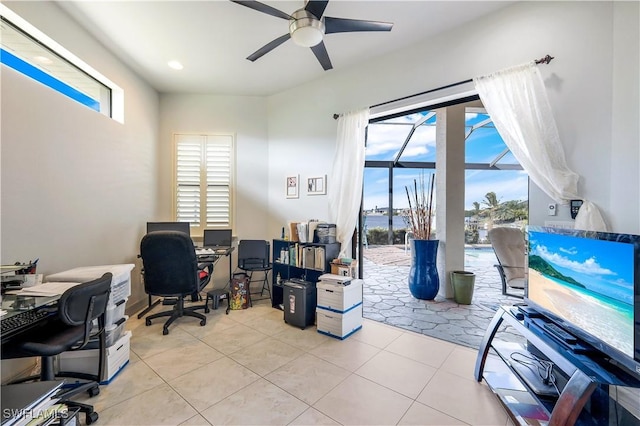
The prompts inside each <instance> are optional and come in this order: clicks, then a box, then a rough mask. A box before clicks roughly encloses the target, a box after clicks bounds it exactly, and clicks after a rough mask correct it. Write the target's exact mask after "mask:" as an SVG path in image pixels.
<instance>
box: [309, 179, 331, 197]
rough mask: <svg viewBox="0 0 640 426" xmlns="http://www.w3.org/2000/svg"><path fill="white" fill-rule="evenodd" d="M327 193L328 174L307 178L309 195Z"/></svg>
mask: <svg viewBox="0 0 640 426" xmlns="http://www.w3.org/2000/svg"><path fill="white" fill-rule="evenodd" d="M326 193H327V175H324V176H319V177H310V178H309V179H307V195H324V194H326Z"/></svg>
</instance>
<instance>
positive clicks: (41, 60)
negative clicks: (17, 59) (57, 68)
mask: <svg viewBox="0 0 640 426" xmlns="http://www.w3.org/2000/svg"><path fill="white" fill-rule="evenodd" d="M33 61H34V62H36V63H38V64H43V65H50V64H52V63H53V61H52V60H51V59H49V58H47V57H46V56H34V57H33Z"/></svg>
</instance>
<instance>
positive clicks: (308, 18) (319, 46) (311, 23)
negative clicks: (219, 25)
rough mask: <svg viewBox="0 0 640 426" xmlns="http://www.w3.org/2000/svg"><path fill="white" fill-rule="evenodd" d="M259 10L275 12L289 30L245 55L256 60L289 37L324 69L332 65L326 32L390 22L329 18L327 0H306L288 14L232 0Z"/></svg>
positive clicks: (385, 26) (382, 27)
mask: <svg viewBox="0 0 640 426" xmlns="http://www.w3.org/2000/svg"><path fill="white" fill-rule="evenodd" d="M231 1H232V2H233V3H238V4H240V5H242V6H246V7H248V8H250V9H253V10H257V11H258V12H262V13H266V14H267V15H271V16H275V17H276V18H282V19H286V20H288V21H289V32H288V33H287V34H285V35H282V36H280V37H278V38H276V39H275V40H273V41H271V42H269V43H267V44H265V45H264V46H262V47H261V48H260V49H258V50H256V51H255V52H254V53H252V54H251V55H249V56H248V57H247V59H248V60H250V61H252V62H253V61H255V60H256V59H259V58H261V57H262V56H263V55H265V54H267V53H269V52H271V51H272V50H273V49H275V48H276V47H278V46H280V45H281V44H282V43H284V42H285V41H287V40H288V39H290V38H291V39H292V40H293V42H294V43H296V44H297V45H299V46H303V47H310V48H311V51H313V54H314V55H316V58H317V59H318V62H320V65H322V68H324V70H325V71H327V70H330V69H332V68H333V66H332V65H331V60H330V59H329V54H328V53H327V49H326V48H325V47H324V42H323V41H322V39H323V37H324V35H325V34H333V33H348V32H360V31H391V28H392V27H393V24H392V23H390V22H378V21H362V20H358V19H346V18H331V17H329V16H322V14H323V13H324V10H325V9H326V7H327V3H329V1H328V0H327V1H315V0H308V1H307V4H306V5H305V7H304V8H302V9H298V10H296V11H295V12H293V13H292V14H291V15H289V14H288V13H285V12H282V11H281V10H278V9H276V8H274V7H271V6H269V5H266V4H264V3H260V2H259V1H251V0H250V1H237V0H231Z"/></svg>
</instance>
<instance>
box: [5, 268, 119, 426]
mask: <svg viewBox="0 0 640 426" xmlns="http://www.w3.org/2000/svg"><path fill="white" fill-rule="evenodd" d="M111 280H112V274H111V273H106V274H104V275H103V276H102V277H101V278H98V279H96V280H93V281H89V282H86V283H83V284H79V285H77V286H74V287H72V288H70V289H68V290H67V291H65V292H64V293H63V294H62V296H61V297H60V299H59V300H58V305H57V311H58V315H57V317H54V319H53V320H51V321H49V322H47V323H46V324H45V325H43V326H42V327H38V328H36V329H34V330H33V331H31V332H28V333H26V334H25V335H24V336H21V337H19V339H17V340H15V341H11V342H10V343H9V344H8V345H6V346H5V345H3V347H2V358H3V359H5V358H22V357H33V356H39V357H40V359H41V364H42V365H41V369H40V375H39V376H35V377H28V378H25V379H22V380H19V381H17V382H24V381H29V380H34V379H40V380H54V379H55V378H56V377H75V378H82V379H88V380H89V382H86V383H77V384H76V386H75V387H72V389H70V390H66V391H64V392H63V393H61V394H58V395H56V397H58V398H60V399H61V402H63V403H64V404H66V405H67V406H69V407H77V408H79V409H80V411H81V412H84V413H85V414H86V424H91V423H94V422H95V421H97V420H98V413H96V412H95V411H93V407H92V406H91V405H88V404H82V403H78V402H75V401H71V400H70V399H69V398H71V397H72V396H74V395H76V394H78V393H80V392H85V391H86V392H88V394H89V395H90V396H95V395H97V394H99V393H100V388H99V387H98V383H99V381H100V378H101V377H102V369H103V368H104V349H105V348H106V345H105V334H104V327H105V312H106V310H107V303H108V301H109V293H110V292H111ZM94 320H97V325H98V326H97V328H96V327H94ZM96 336H98V337H99V342H100V348H101V349H100V350H99V351H98V352H99V357H98V358H99V359H98V374H97V375H95V376H93V375H87V374H74V373H61V374H56V373H55V371H54V359H55V357H56V356H57V355H59V354H61V353H62V352H66V351H70V350H78V349H82V348H83V347H84V346H85V345H86V344H87V343H88V342H89V340H91V339H93V338H95V337H96ZM17 382H14V383H17Z"/></svg>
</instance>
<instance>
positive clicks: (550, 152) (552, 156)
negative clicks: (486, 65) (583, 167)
mask: <svg viewBox="0 0 640 426" xmlns="http://www.w3.org/2000/svg"><path fill="white" fill-rule="evenodd" d="M473 81H474V84H475V86H476V89H477V91H478V94H479V95H480V99H481V100H482V103H483V104H484V107H485V108H486V110H487V112H488V113H489V115H490V116H491V119H492V120H493V122H494V123H495V126H496V129H497V130H498V133H499V134H500V136H501V137H502V139H503V140H504V143H505V144H506V145H507V147H508V148H509V149H510V150H511V152H512V153H513V155H514V157H515V158H516V160H518V162H519V163H520V164H521V165H522V167H523V168H524V170H525V171H526V172H527V173H528V174H529V177H530V178H531V179H532V180H533V181H534V182H535V183H536V185H538V187H540V188H541V189H542V190H543V191H544V192H546V193H547V195H549V196H550V197H551V198H553V199H554V200H555V201H556V202H558V203H560V204H567V203H568V202H569V200H576V199H582V198H581V197H579V196H578V179H579V176H578V175H577V174H576V173H574V172H573V171H571V170H570V169H569V168H568V167H567V164H566V161H565V156H564V150H563V149H562V144H561V142H560V136H559V135H558V129H557V127H556V122H555V120H554V118H553V114H552V111H551V105H550V104H549V99H548V98H547V92H546V89H545V87H544V82H543V81H542V77H541V75H540V71H539V70H538V66H537V65H536V64H535V62H531V63H528V64H525V65H521V66H517V67H514V68H510V69H506V70H502V71H499V72H497V73H494V74H491V75H488V76H483V77H478V78H475V79H474V80H473ZM582 200H583V205H582V207H581V208H580V211H579V212H578V216H577V217H576V221H575V228H576V229H586V230H591V231H606V230H607V226H606V224H605V222H604V220H603V218H602V215H601V214H600V211H599V210H598V207H597V206H596V205H595V204H594V203H592V202H590V201H588V200H584V199H582Z"/></svg>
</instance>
